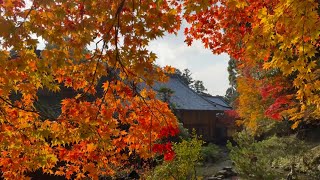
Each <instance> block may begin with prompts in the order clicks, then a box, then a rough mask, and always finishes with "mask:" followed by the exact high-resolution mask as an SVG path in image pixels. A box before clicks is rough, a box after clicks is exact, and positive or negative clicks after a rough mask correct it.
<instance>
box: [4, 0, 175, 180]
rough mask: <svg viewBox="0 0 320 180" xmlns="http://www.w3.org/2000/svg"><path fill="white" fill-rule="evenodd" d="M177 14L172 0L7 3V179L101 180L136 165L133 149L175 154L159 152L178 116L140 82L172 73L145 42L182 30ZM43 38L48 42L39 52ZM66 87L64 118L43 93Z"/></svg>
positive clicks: (61, 103) (62, 106) (62, 104)
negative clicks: (36, 175)
mask: <svg viewBox="0 0 320 180" xmlns="http://www.w3.org/2000/svg"><path fill="white" fill-rule="evenodd" d="M179 11H181V7H180V5H179V4H178V2H176V1H175V0H170V1H169V0H162V1H153V0H143V1H141V0H130V1H126V0H94V1H80V0H74V1H65V0H55V1H53V0H31V1H24V0H5V1H0V14H1V15H0V26H1V28H0V42H1V46H0V48H1V49H0V112H1V114H0V128H1V132H0V149H1V154H0V170H1V173H2V176H3V177H4V178H6V179H25V178H27V176H26V174H27V173H29V172H32V171H36V170H41V171H42V172H43V173H48V174H51V175H59V176H64V177H66V178H68V179H71V178H72V179H74V178H78V179H83V178H85V177H90V178H93V179H97V178H98V176H103V175H110V176H113V175H115V174H116V172H118V171H122V170H125V168H128V167H131V166H130V164H129V163H130V162H129V161H128V159H130V158H132V157H134V156H136V157H139V158H142V159H148V158H151V157H153V156H154V155H155V154H156V153H159V154H165V159H166V160H167V159H168V160H170V159H172V158H173V157H174V154H173V152H172V150H170V147H169V146H170V144H165V150H161V151H160V150H156V151H155V152H154V151H152V150H153V149H157V148H156V147H157V146H155V144H157V145H158V146H162V145H160V144H159V143H160V141H159V140H160V138H161V136H169V135H175V134H176V133H177V130H176V128H177V121H176V118H175V116H174V115H173V114H172V113H171V111H170V110H169V108H168V106H167V104H165V103H163V102H161V101H160V100H157V99H156V98H155V92H153V91H152V90H150V88H146V89H144V88H142V87H141V86H139V85H141V84H145V87H147V86H150V85H152V84H153V82H154V81H165V80H166V79H167V77H166V75H165V74H166V73H170V72H172V71H173V69H172V68H170V67H166V68H160V67H158V66H155V64H154V61H155V59H156V55H155V54H154V53H152V52H149V51H148V50H147V49H146V47H147V45H148V43H149V41H151V40H153V39H155V38H157V37H161V36H163V34H164V33H165V32H169V33H174V32H176V31H177V30H178V29H179V26H180V16H179V14H178V13H179ZM38 42H45V43H46V44H47V47H46V48H44V49H43V50H42V51H41V53H40V55H39V54H36V53H35V52H36V51H35V49H36V48H37V44H38ZM101 78H102V79H104V80H103V82H102V84H99V82H100V81H101ZM143 87H144V86H143ZM66 91H71V92H72V93H71V96H68V97H65V98H62V99H61V100H59V102H58V103H57V105H58V106H59V108H58V110H57V111H58V112H59V115H58V116H55V115H52V114H51V113H50V112H45V111H41V110H40V109H39V106H40V107H41V105H42V104H41V103H42V102H43V101H44V100H46V97H43V94H46V93H47V94H48V93H49V94H50V93H51V94H53V95H54V96H53V97H55V96H57V97H58V96H59V95H63V94H65V93H66ZM42 106H48V105H42ZM158 149H159V148H158ZM129 170H130V169H129Z"/></svg>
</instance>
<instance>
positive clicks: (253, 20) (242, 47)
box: [184, 0, 320, 131]
mask: <svg viewBox="0 0 320 180" xmlns="http://www.w3.org/2000/svg"><path fill="white" fill-rule="evenodd" d="M184 4H185V7H186V11H185V14H184V17H185V18H186V20H187V21H188V22H189V23H190V24H191V27H189V28H186V30H185V34H186V36H187V38H186V42H187V43H188V44H191V43H192V41H193V40H194V39H199V40H201V41H202V42H203V44H204V46H205V47H207V48H210V49H211V50H212V51H213V53H218V54H219V53H228V54H229V55H230V56H232V57H233V58H235V59H237V63H236V64H237V70H238V72H239V76H238V77H237V82H238V92H239V97H238V99H237V100H236V103H237V110H238V113H239V115H240V116H241V117H242V119H241V122H242V124H244V125H246V127H249V128H250V129H252V130H254V131H256V130H257V128H258V124H259V123H258V122H259V120H262V119H266V118H270V119H274V120H283V119H287V120H290V121H291V122H293V125H292V128H296V127H297V126H298V124H299V123H301V122H304V123H308V122H315V121H317V120H319V118H320V93H319V92H320V89H319V88H320V78H319V77H320V69H319V67H320V64H319V62H320V61H319V45H320V43H319V42H320V41H319V35H320V34H319V33H320V19H319V14H320V13H319V12H320V11H319V1H317V0H306V1H299V0H267V1H257V0H205V1H199V0H187V1H184Z"/></svg>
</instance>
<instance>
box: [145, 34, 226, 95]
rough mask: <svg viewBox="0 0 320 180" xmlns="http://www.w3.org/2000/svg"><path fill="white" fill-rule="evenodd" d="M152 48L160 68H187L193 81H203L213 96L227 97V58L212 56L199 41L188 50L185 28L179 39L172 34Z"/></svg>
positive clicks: (151, 46)
mask: <svg viewBox="0 0 320 180" xmlns="http://www.w3.org/2000/svg"><path fill="white" fill-rule="evenodd" d="M149 48H150V50H151V51H153V52H154V53H156V54H157V56H158V59H157V64H158V65H160V66H165V65H171V66H173V67H175V68H178V69H180V70H183V69H186V68H188V69H189V70H190V71H191V72H192V77H193V79H195V80H201V81H203V83H204V86H205V87H206V88H207V89H208V92H209V93H210V94H212V95H222V96H223V95H225V92H226V90H227V88H228V86H229V81H228V71H227V67H228V60H229V56H228V55H227V54H222V55H213V54H212V52H211V51H210V50H208V49H205V48H204V46H203V45H202V44H201V42H199V41H196V42H194V43H193V44H192V46H188V45H187V44H186V43H184V34H183V28H182V29H181V30H180V31H179V33H178V35H177V36H176V35H174V34H173V35H172V34H170V35H166V36H164V37H163V38H161V39H157V40H155V41H153V42H151V44H150V46H149Z"/></svg>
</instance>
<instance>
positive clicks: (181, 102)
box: [152, 75, 229, 110]
mask: <svg viewBox="0 0 320 180" xmlns="http://www.w3.org/2000/svg"><path fill="white" fill-rule="evenodd" d="M152 88H153V89H154V90H155V91H159V90H160V89H161V88H168V89H171V90H172V91H173V94H172V96H171V98H170V103H172V104H173V105H174V108H175V109H181V110H226V108H227V107H229V106H228V105H226V104H223V103H222V105H220V104H219V103H216V102H212V101H210V100H208V99H207V98H205V97H203V96H201V95H199V94H198V93H196V92H195V91H194V90H192V89H191V88H190V87H189V86H188V85H186V84H185V83H184V82H183V81H182V80H181V79H180V78H179V77H178V76H177V75H171V76H170V79H169V81H168V82H166V83H159V82H157V83H155V85H154V86H153V87H152ZM225 105H226V106H225ZM228 109H229V108H228Z"/></svg>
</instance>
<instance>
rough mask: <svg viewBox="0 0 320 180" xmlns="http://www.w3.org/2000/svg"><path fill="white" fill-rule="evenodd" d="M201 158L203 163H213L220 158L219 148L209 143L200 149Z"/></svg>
mask: <svg viewBox="0 0 320 180" xmlns="http://www.w3.org/2000/svg"><path fill="white" fill-rule="evenodd" d="M201 156H202V160H203V162H211V163H212V162H215V161H217V160H218V159H219V158H220V156H221V149H220V148H219V146H217V145H215V144H212V143H209V144H208V145H206V146H203V147H202V149H201Z"/></svg>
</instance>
